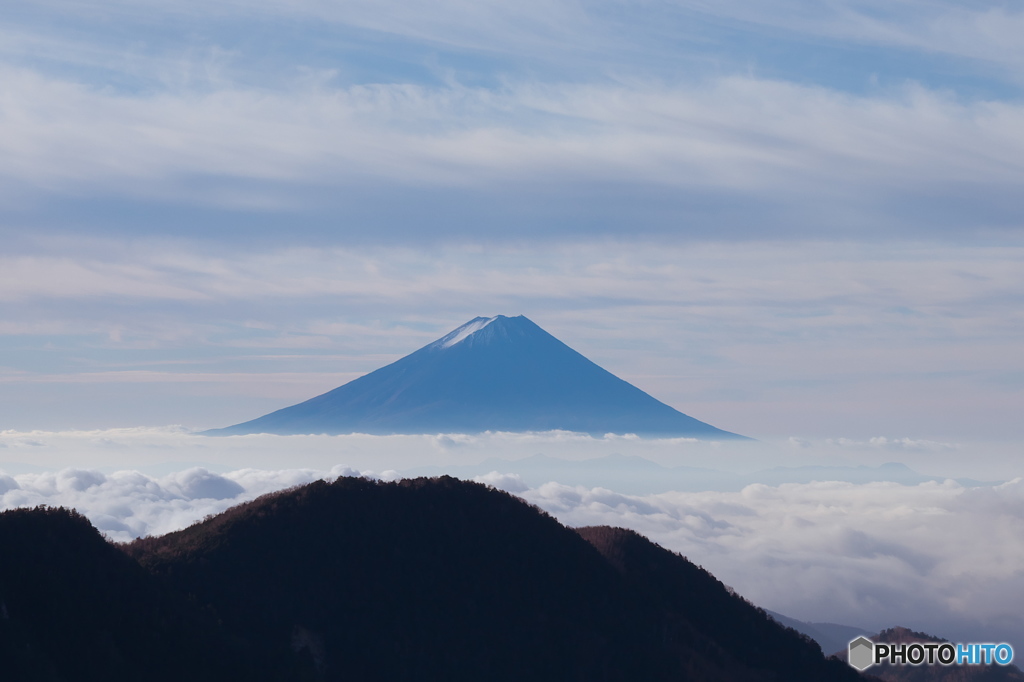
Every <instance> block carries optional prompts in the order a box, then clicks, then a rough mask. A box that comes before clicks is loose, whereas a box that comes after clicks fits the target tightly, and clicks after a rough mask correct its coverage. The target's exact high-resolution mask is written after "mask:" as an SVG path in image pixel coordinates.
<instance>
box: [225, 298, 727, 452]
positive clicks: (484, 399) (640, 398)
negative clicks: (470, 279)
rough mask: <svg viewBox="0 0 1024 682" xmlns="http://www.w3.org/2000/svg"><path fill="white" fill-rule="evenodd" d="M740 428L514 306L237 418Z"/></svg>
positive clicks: (582, 428) (267, 426)
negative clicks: (668, 394)
mask: <svg viewBox="0 0 1024 682" xmlns="http://www.w3.org/2000/svg"><path fill="white" fill-rule="evenodd" d="M553 429H560V430H565V431H578V432H585V433H591V434H596V435H603V434H605V433H618V434H625V433H635V434H638V435H646V436H665V437H668V436H690V437H696V438H705V439H714V440H718V439H724V438H743V436H737V435H736V434H733V433H729V432H727V431H722V430H720V429H717V428H715V427H714V426H711V425H710V424H705V423H704V422H702V421H698V420H697V419H694V418H693V417H689V416H687V415H685V414H683V413H682V412H679V411H678V410H676V409H674V408H672V407H669V406H668V405H666V404H665V403H662V402H660V401H658V400H656V399H655V398H652V397H651V396H650V395H648V394H646V393H644V392H643V391H641V390H640V389H639V388H637V387H636V386H633V385H632V384H630V383H627V382H625V381H623V380H622V379H619V378H618V377H616V376H615V375H613V374H611V373H610V372H608V371H606V370H604V369H602V368H601V367H598V366H597V365H595V364H594V363H593V362H591V361H590V360H588V359H586V358H585V357H583V356H582V355H580V354H579V353H577V352H576V351H574V350H573V349H571V348H569V347H568V346H566V345H565V344H564V343H562V342H561V341H559V340H558V339H556V338H555V337H553V336H551V335H550V334H548V333H547V332H546V331H544V330H543V329H541V328H540V327H538V326H537V325H536V324H534V323H533V322H531V321H530V320H528V319H527V318H526V317H524V316H522V315H520V316H518V317H506V316H504V315H496V316H494V317H477V318H474V319H472V320H470V321H469V322H467V323H466V324H464V325H462V326H461V327H458V328H457V329H454V330H452V331H451V332H450V333H448V334H446V335H445V336H443V337H441V338H440V339H438V340H437V341H434V342H433V343H430V344H428V345H426V346H424V347H423V348H421V349H419V350H418V351H416V352H415V353H412V354H410V355H407V356H405V357H404V358H402V359H401V360H398V361H396V362H393V363H391V364H390V365H387V366H386V367H381V368H380V369H378V370H376V371H374V372H370V373H369V374H367V375H365V376H362V377H359V378H358V379H355V380H354V381H350V382H349V383H347V384H345V385H344V386H341V387H339V388H336V389H334V390H333V391H329V392H327V393H324V394H323V395H319V396H317V397H315V398H311V399H310V400H307V401H306V402H303V403H299V404H298V405H292V406H291V407H286V408H284V409H282V410H278V411H277V412H272V413H270V414H268V415H264V416H263V417H260V418H259V419H254V420H252V421H249V422H245V423H243V424H237V425H235V426H230V427H228V428H225V429H216V430H214V431H208V432H207V433H209V434H217V435H232V434H244V433H278V434H300V433H328V434H341V433H354V432H358V433H374V434H393V433H456V432H458V433H479V432H482V431H549V430H553Z"/></svg>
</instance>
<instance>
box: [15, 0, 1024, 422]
mask: <svg viewBox="0 0 1024 682" xmlns="http://www.w3.org/2000/svg"><path fill="white" fill-rule="evenodd" d="M1022 33H1024V11H1022V10H1021V9H1020V8H1019V6H1017V5H1015V4H1012V3H999V2H971V3H967V2H942V1H932V2H916V1H890V2H884V3H883V2H866V1H861V2H853V1H844V0H836V1H834V2H828V3H821V2H814V3H812V2H803V1H801V0H767V1H763V0H762V1H759V2H753V1H749V0H727V1H724V2H714V3H705V2H687V1H680V2H631V3H624V2H593V3H576V2H560V1H557V0H556V1H553V2H552V1H548V2H543V3H540V2H530V1H527V2H518V3H508V2H502V3H499V2H479V1H478V2H444V1H442V2H431V3H426V2H410V1H408V0H404V1H391V2H388V1H385V2H380V1H377V2H373V3H370V2H345V3H339V2H326V1H317V0H307V1H303V2H284V1H283V0H279V1H275V0H250V1H248V2H226V1H220V2H217V1H212V2H210V1H208V2H193V1H191V0H176V1H175V2H169V1H161V0H140V1H135V2H119V1H108V2H68V1H64V0H39V1H37V2H33V3H20V4H11V3H8V6H5V7H3V8H2V9H0V238H2V239H3V244H4V248H3V249H2V251H0V311H2V313H3V314H2V315H0V414H2V415H3V417H2V419H3V422H2V424H0V428H9V429H20V430H24V429H33V428H44V429H66V428H107V427H114V426H132V425H139V424H151V425H161V424H172V423H180V424H185V425H188V426H195V427H208V426H222V425H226V424H229V423H233V422H237V421H242V420H244V419H249V418H251V417H254V416H256V415H258V414H261V413H263V412H266V411H269V410H271V409H275V408H277V407H281V406H284V405H286V404H290V403H293V402H296V401H297V400H300V399H303V398H305V397H309V396H311V395H314V394H316V393H319V392H322V391H324V390H327V389H329V388H332V387H334V386H336V385H338V384H340V383H342V382H344V381H346V380H348V379H350V378H353V377H355V376H357V375H359V374H362V373H365V372H366V371H369V370H372V369H374V368H376V367H378V366H380V365H381V364H384V363H386V362H388V361H390V360H393V359H396V358H397V357H400V356H401V355H404V354H406V353H408V352H410V351H412V350H414V349H416V348H418V347H419V346H421V345H423V344H425V343H427V342H429V341H431V340H433V339H434V338H437V337H439V336H441V335H443V334H444V333H446V332H447V331H449V330H450V329H451V328H453V327H455V326H457V325H458V324H461V323H462V322H465V321H466V320H468V319H470V318H472V317H475V316H477V315H488V316H489V315H494V314H499V313H501V314H509V315H515V314H525V315H527V316H528V317H530V318H531V319H533V320H534V321H536V322H537V323H538V324H540V325H541V326H543V327H545V328H546V329H548V330H549V331H551V332H552V333H554V334H555V335H556V336H558V337H559V338H561V339H562V340H564V341H566V342H567V343H569V344H570V345H571V346H573V347H574V348H576V349H577V350H580V351H581V352H583V353H584V354H585V355H587V356H589V357H591V358H592V359H594V360H595V361H597V362H599V363H600V364H602V365H604V366H605V367H607V368H608V369H610V370H611V371H613V372H615V373H617V374H619V375H620V376H623V377H624V378H626V379H628V380H630V381H633V382H634V383H636V384H637V385H639V386H641V387H642V388H644V389H645V390H648V391H649V392H651V393H652V394H654V395H655V396H656V397H658V398H660V399H662V400H664V401H666V402H668V403H670V404H672V405H673V406H676V407H678V408H680V409H682V410H683V411H685V412H687V413H689V414H692V415H694V416H696V417H698V418H700V419H703V420H705V421H709V422H711V423H713V424H715V425H717V426H720V427H722V428H726V429H729V430H732V431H737V432H741V433H748V434H751V435H755V436H779V437H786V436H791V435H796V436H817V437H838V436H849V437H855V438H861V439H866V438H871V437H880V436H885V437H889V438H905V437H906V438H915V439H918V438H935V439H946V440H949V439H954V440H955V439H989V438H991V439H997V440H1011V441H1012V440H1019V438H1020V435H1021V433H1020V426H1019V421H1020V420H1019V415H1018V413H1019V407H1020V405H1021V403H1022V391H1024V354H1021V353H1020V348H1021V345H1022V342H1024V313H1022V312H1021V311H1022V310H1024V308H1022V305H1021V303H1022V302H1024V301H1022V299H1024V268H1022V265H1024V263H1022V261H1024V239H1022V235H1024V231H1022V216H1024V192H1021V189H1020V188H1021V186H1022V181H1024V101H1022V97H1021V91H1022V85H1024V79H1022V76H1021V74H1024V68H1022V67H1024V44H1022V43H1021V41H1020V40H1019V36H1020V35H1021V34H1022Z"/></svg>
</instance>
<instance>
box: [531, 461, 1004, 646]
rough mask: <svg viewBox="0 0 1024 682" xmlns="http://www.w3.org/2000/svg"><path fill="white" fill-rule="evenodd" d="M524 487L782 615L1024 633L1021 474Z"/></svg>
mask: <svg viewBox="0 0 1024 682" xmlns="http://www.w3.org/2000/svg"><path fill="white" fill-rule="evenodd" d="M523 497H524V498H525V499H527V500H528V501H530V502H532V503H533V504H536V505H538V506H539V507H541V508H542V509H545V510H547V511H549V512H551V513H552V514H554V515H555V516H556V517H557V518H558V519H559V520H561V521H562V522H563V523H567V524H570V525H577V526H578V525H595V524H608V525H621V526H626V527H629V528H633V529H634V530H637V531H638V532H640V533H642V534H644V535H646V536H647V537H649V538H651V539H652V540H654V541H656V542H658V543H659V544H661V545H663V546H665V547H668V548H670V549H673V550H676V551H679V552H681V553H682V554H684V555H686V556H688V557H689V558H690V559H691V560H693V561H694V562H696V563H699V564H701V565H703V566H704V567H705V568H707V569H709V570H710V571H711V572H712V573H714V574H715V575H716V576H717V577H719V578H720V579H721V580H723V581H724V582H725V583H727V584H729V585H732V586H733V587H734V588H736V589H737V590H738V591H740V592H741V593H742V594H743V595H744V596H746V597H747V598H749V599H751V600H753V601H754V602H755V603H757V604H760V605H763V606H765V607H766V608H771V609H773V610H777V611H779V612H781V613H785V614H787V615H792V616H794V617H798V618H802V619H808V620H815V621H826V622H838V623H848V624H853V625H858V626H862V627H866V628H869V629H874V628H882V627H890V626H893V625H897V624H901V625H905V626H908V627H913V628H915V629H919V630H925V631H928V632H932V633H935V634H938V635H942V636H946V637H972V636H973V637H974V638H975V640H977V639H978V638H979V637H982V638H983V637H987V636H992V637H1002V638H1004V639H1009V640H1011V641H1014V642H1017V643H1021V642H1024V620H1022V619H1021V618H1020V615H1019V614H1020V613H1021V611H1022V610H1024V597H1022V596H1021V595H1024V576H1022V575H1021V573H1020V571H1019V566H1020V565H1021V561H1024V543H1021V542H1020V540H1019V537H1018V533H1017V531H1016V530H1015V529H1016V528H1018V527H1019V525H1020V523H1021V520H1022V515H1024V504H1022V500H1024V482H1022V480H1021V479H1016V480H1014V481H1012V482H1010V483H1007V484H1004V485H1001V486H998V487H995V488H978V489H965V488H962V487H960V486H958V485H956V484H954V483H952V482H946V483H944V484H939V483H927V484H922V485H918V486H901V485H897V484H892V483H873V484H865V485H854V484H849V483H827V482H826V483H813V484H806V485H796V484H787V485H782V486H779V487H768V486H764V485H752V486H749V487H747V488H746V489H744V490H743V491H742V492H738V493H718V492H708V493H664V494H661V495H650V496H644V497H631V496H625V495H618V494H614V493H611V492H610V491H607V490H602V489H592V490H588V489H585V488H572V487H568V486H563V485H560V484H554V483H551V484H547V485H544V486H541V487H540V488H538V489H535V490H530V491H528V492H526V493H524V494H523ZM971 641H974V640H971Z"/></svg>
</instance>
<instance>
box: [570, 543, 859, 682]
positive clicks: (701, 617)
mask: <svg viewBox="0 0 1024 682" xmlns="http://www.w3.org/2000/svg"><path fill="white" fill-rule="evenodd" d="M576 532H577V533H579V534H580V535H581V536H582V537H583V538H584V539H586V540H587V541H588V542H590V543H591V544H592V545H594V547H596V548H597V550H598V551H599V552H601V554H602V555H603V556H604V557H605V558H606V559H607V560H608V561H609V562H610V563H611V564H612V565H613V566H615V568H616V569H618V570H619V572H620V573H621V574H622V575H623V576H624V577H625V579H626V581H627V583H628V585H629V588H630V589H631V590H632V591H633V592H634V594H636V595H637V597H638V600H640V601H642V602H644V603H647V604H652V605H657V606H658V608H657V609H656V611H655V613H654V614H653V616H654V617H655V618H657V619H658V620H659V621H660V623H661V624H662V627H663V629H664V630H665V631H666V632H670V633H673V635H674V636H675V637H676V638H678V639H685V638H688V637H689V638H694V637H700V638H702V639H704V640H707V641H709V642H713V643H714V646H715V650H716V651H717V652H718V653H717V658H721V659H723V660H731V661H735V662H736V663H737V664H738V665H742V666H746V667H748V668H751V669H761V670H770V671H772V673H773V674H774V675H781V678H780V679H787V680H797V679H800V680H813V679H821V680H825V679H828V680H840V679H857V675H856V674H855V673H853V671H852V669H851V668H850V667H849V666H847V665H846V664H845V663H840V662H839V661H836V660H825V659H824V658H823V657H822V655H821V649H820V647H819V646H818V645H817V644H816V643H815V642H814V641H813V640H811V639H809V638H807V637H805V636H804V635H801V634H800V633H799V632H797V631H796V630H793V629H792V628H783V627H780V626H779V624H778V623H776V622H775V621H774V620H772V618H771V617H769V616H768V614H767V613H765V611H764V610H763V609H760V608H757V607H755V606H753V605H751V604H750V603H749V602H747V601H746V600H745V599H743V598H742V597H739V596H737V595H735V594H733V593H731V592H730V591H729V590H728V589H726V587H725V585H723V584H722V583H721V582H720V581H719V580H718V579H716V578H715V577H714V576H713V575H711V574H710V573H708V572H707V571H705V570H704V569H703V568H700V567H698V566H695V565H694V564H693V563H691V562H690V561H688V560H687V559H685V558H684V557H682V556H680V555H679V554H676V553H674V552H670V551H668V550H666V549H664V548H662V547H660V546H658V545H656V544H654V543H653V542H651V541H650V540H648V539H647V538H645V537H643V536H642V535H640V534H639V533H636V532H634V531H631V530H626V529H624V528H610V527H608V526H591V527H586V528H577V529H576Z"/></svg>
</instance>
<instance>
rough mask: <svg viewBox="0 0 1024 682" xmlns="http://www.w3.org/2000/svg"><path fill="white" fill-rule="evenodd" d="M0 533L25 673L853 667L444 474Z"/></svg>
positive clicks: (689, 674)
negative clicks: (132, 532)
mask: <svg viewBox="0 0 1024 682" xmlns="http://www.w3.org/2000/svg"><path fill="white" fill-rule="evenodd" d="M584 537H586V539H584ZM592 543H593V544H592ZM595 546H596V548H595ZM0 549H2V551H3V554H0V635H2V639H0V655H2V656H3V659H2V660H3V663H2V665H3V666H4V668H3V669H4V672H5V673H7V672H9V671H10V672H11V675H9V676H5V677H4V679H12V680H19V682H20V681H22V680H26V681H34V680H46V681H50V680H53V681H61V680H68V681H69V682H70V681H75V682H78V681H81V680H85V681H89V680H113V681H115V682H117V681H120V680H126V681H127V680H142V681H145V682H149V681H151V680H156V681H160V680H199V681H202V680H221V681H229V680H245V681H246V682H249V681H253V682H261V681H264V680H265V681H267V682H270V681H275V682H276V681H278V680H288V681H289V682H292V681H296V682H301V681H302V680H325V681H333V680H363V681H370V680H389V681H390V680H417V681H420V680H427V681H431V680H444V681H445V682H448V681H459V680H467V681H468V680H473V681H474V682H475V681H477V680H488V681H492V680H495V681H501V680H539V681H544V680H559V681H563V680H570V681H571V680H579V681H581V682H582V681H587V682H589V681H596V682H600V681H602V680H605V681H609V682H611V681H619V680H621V681H623V682H634V681H637V680H642V681H644V682H657V681H660V680H665V681H669V680H671V681H672V682H676V681H678V680H694V681H700V682H732V681H736V682H740V681H742V682H768V681H769V680H777V681H782V680H786V681H787V682H800V681H801V680H806V681H808V682H811V681H815V682H816V681H818V680H836V681H840V682H841V681H842V680H851V681H852V680H856V679H859V678H858V676H857V675H856V673H855V672H854V671H853V670H852V669H851V668H849V667H847V666H844V665H841V664H835V663H828V662H826V661H825V660H824V659H823V658H822V657H821V654H820V652H819V651H818V650H817V648H816V646H815V645H813V644H810V643H809V642H807V641H806V640H804V639H802V638H801V637H800V636H799V635H796V634H795V633H794V632H792V631H786V630H784V629H782V628H780V627H778V626H777V625H776V624H774V623H773V622H772V621H770V620H768V619H767V618H766V617H765V615H764V613H763V612H762V611H760V610H759V609H756V608H754V607H752V606H750V605H749V604H747V603H746V602H744V601H743V600H741V599H738V598H736V597H734V596H732V595H731V594H729V593H728V592H727V591H726V590H725V588H724V587H723V586H722V585H721V583H719V582H718V581H716V580H715V579H714V578H713V577H712V576H711V575H709V574H708V573H706V572H705V571H703V570H702V569H700V568H698V567H696V566H694V565H693V564H691V563H689V562H688V561H686V560H685V559H683V558H682V557H680V556H678V555H675V554H672V553H671V552H667V551H665V550H663V549H661V548H660V547H658V546H656V545H654V544H652V543H650V542H648V541H646V540H644V539H643V538H641V537H640V536H638V535H636V534H635V533H631V532H628V531H621V530H616V529H608V528H596V529H595V528H591V529H583V530H581V531H580V532H579V533H577V532H575V531H573V530H571V529H568V528H566V527H564V526H562V525H561V524H559V523H558V522H557V521H555V520H554V519H552V518H551V517H549V516H548V515H547V514H545V513H543V512H541V511H539V510H537V509H535V508H533V507H531V506H529V505H527V504H526V503H524V502H523V501H522V500H520V499H518V498H515V497H513V496H511V495H508V494H506V493H503V492H500V491H497V490H494V489H491V488H488V487H486V486H483V485H480V484H476V483H468V482H464V481H458V480H455V479H452V478H447V477H444V478H439V479H416V480H407V481H400V482H397V483H380V482H374V481H368V480H364V479H357V478H342V479H339V480H337V481H335V482H333V483H327V482H322V481H321V482H318V483H313V484H311V485H308V486H303V487H299V488H295V489H292V490H287V491H283V492H279V493H275V494H272V495H267V496H264V497H262V498H260V499H257V500H254V501H253V502H250V503H248V504H244V505H240V506H238V507H235V508H233V509H230V510H228V511H227V512H225V513H223V514H220V515H218V516H216V517H212V518H209V519H207V520H206V521H204V522H202V523H198V524H196V525H194V526H192V527H190V528H187V529H185V530H182V531H179V532H176V533H171V534H169V535H166V536H163V537H159V538H147V539H143V540H137V541H135V542H134V543H131V544H130V545H126V546H120V547H119V546H115V545H112V544H110V543H108V542H106V541H105V540H104V539H103V537H102V536H100V534H99V533H98V532H97V531H96V530H95V529H94V528H93V527H92V526H91V525H90V524H89V523H88V522H87V521H86V520H85V519H84V518H83V517H81V516H79V515H77V514H75V513H73V512H68V511H65V510H52V509H35V510H17V511H12V512H5V513H3V514H0ZM599 550H600V551H599Z"/></svg>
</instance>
